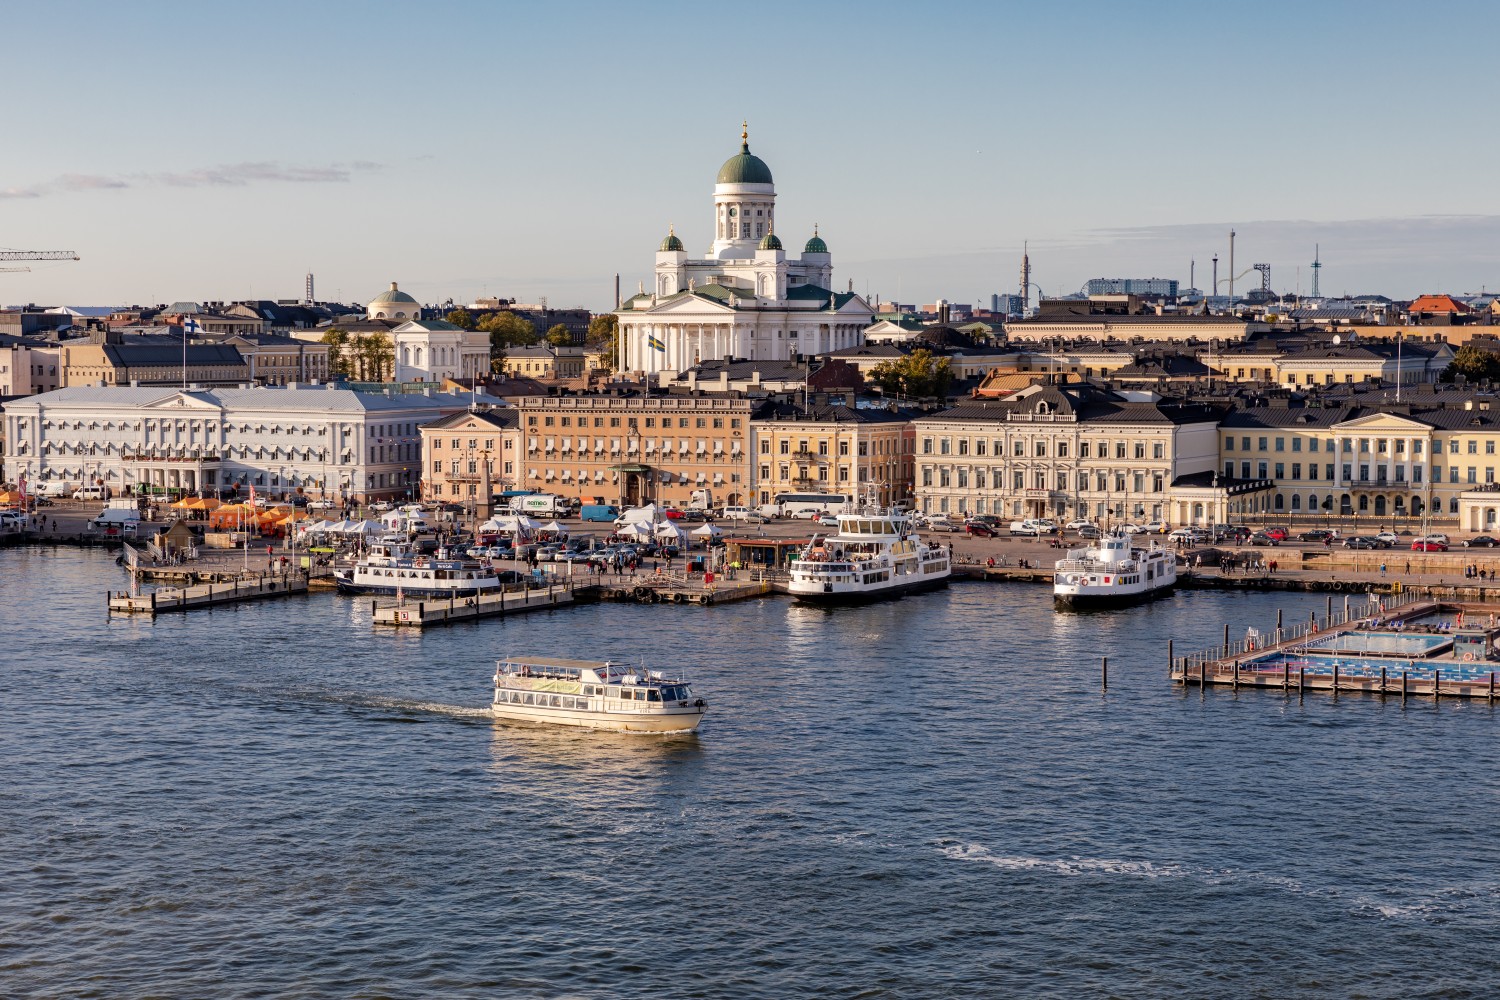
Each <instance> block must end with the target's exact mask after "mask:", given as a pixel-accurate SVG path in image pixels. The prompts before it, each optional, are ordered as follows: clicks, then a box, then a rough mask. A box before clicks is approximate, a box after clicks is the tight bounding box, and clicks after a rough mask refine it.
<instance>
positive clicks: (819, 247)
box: [802, 229, 828, 253]
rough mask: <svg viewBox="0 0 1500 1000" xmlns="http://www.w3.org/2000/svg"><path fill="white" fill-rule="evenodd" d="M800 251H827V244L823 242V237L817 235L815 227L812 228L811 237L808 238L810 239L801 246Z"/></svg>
mask: <svg viewBox="0 0 1500 1000" xmlns="http://www.w3.org/2000/svg"><path fill="white" fill-rule="evenodd" d="M802 252H803V253H827V252H828V244H827V243H824V242H823V237H821V236H819V235H818V231H817V230H816V229H815V230H813V235H812V239H810V240H808V241H807V246H805V247H803V248H802Z"/></svg>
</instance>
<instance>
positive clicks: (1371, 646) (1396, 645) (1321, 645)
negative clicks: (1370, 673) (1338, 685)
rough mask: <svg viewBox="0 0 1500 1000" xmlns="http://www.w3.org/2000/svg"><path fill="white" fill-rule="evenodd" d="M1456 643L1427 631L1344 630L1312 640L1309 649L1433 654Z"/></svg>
mask: <svg viewBox="0 0 1500 1000" xmlns="http://www.w3.org/2000/svg"><path fill="white" fill-rule="evenodd" d="M1452 644H1453V637H1452V636H1451V635H1435V634H1432V633H1424V632H1368V631H1364V630H1361V631H1358V632H1343V633H1340V634H1338V635H1326V636H1322V637H1320V638H1317V639H1309V640H1307V642H1305V643H1303V645H1304V646H1306V647H1307V648H1308V649H1313V650H1317V651H1319V652H1328V653H1360V654H1364V653H1394V654H1396V655H1398V656H1431V655H1433V654H1434V653H1436V652H1437V651H1438V650H1440V649H1446V648H1447V647H1449V646H1451V645H1452Z"/></svg>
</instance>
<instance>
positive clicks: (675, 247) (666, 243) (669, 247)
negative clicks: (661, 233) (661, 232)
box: [659, 226, 682, 253]
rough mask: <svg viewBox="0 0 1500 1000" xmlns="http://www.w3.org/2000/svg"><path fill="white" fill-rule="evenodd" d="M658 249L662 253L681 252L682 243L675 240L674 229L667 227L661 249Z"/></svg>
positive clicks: (675, 233)
mask: <svg viewBox="0 0 1500 1000" xmlns="http://www.w3.org/2000/svg"><path fill="white" fill-rule="evenodd" d="M659 249H660V250H661V251H662V252H671V253H680V252H682V241H681V240H679V239H678V238H677V230H676V228H674V227H672V226H668V227H667V235H666V236H665V237H664V238H663V239H662V241H661V247H660V248H659Z"/></svg>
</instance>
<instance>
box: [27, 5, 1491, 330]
mask: <svg viewBox="0 0 1500 1000" xmlns="http://www.w3.org/2000/svg"><path fill="white" fill-rule="evenodd" d="M0 18H3V21H4V23H5V24H6V26H7V28H6V34H7V37H8V38H9V39H10V40H11V41H12V44H13V51H25V50H27V49H30V50H31V51H30V52H28V53H27V54H26V55H25V57H24V58H23V60H22V64H24V65H25V66H27V67H30V69H28V70H26V72H25V76H26V78H27V79H26V80H25V83H24V86H21V85H13V86H12V87H11V88H8V91H7V97H8V100H7V101H6V102H5V105H4V109H3V111H0V124H3V132H0V247H5V248H13V249H28V250H29V249H40V250H50V249H67V250H76V251H77V252H78V253H79V255H80V256H81V258H82V259H81V260H79V261H77V262H62V263H45V264H35V265H32V271H31V272H29V273H19V272H10V273H0V303H6V304H12V305H14V304H22V303H38V304H70V305H120V304H130V303H141V304H150V303H161V302H172V301H176V300H183V299H189V300H197V301H206V300H230V299H241V298H252V297H253V298H270V299H276V298H300V297H301V295H302V290H303V280H304V276H305V274H306V273H307V272H309V271H311V272H313V273H314V274H315V275H316V282H317V295H318V297H319V298H320V299H335V300H339V301H345V302H364V301H367V300H368V299H370V298H372V297H373V296H374V295H376V294H378V293H379V292H380V291H382V290H384V289H385V288H386V287H387V286H388V284H389V283H390V282H391V281H397V282H399V283H400V285H401V287H402V288H403V289H404V290H407V291H409V292H411V293H412V294H413V295H415V296H416V297H417V298H418V299H420V300H422V301H424V302H428V303H441V302H444V301H447V300H450V299H451V300H453V301H456V302H464V301H471V300H472V299H474V298H476V297H479V296H484V295H491V296H495V295H498V296H503V297H508V298H515V299H519V300H521V301H524V302H536V301H538V300H540V299H543V298H545V299H546V300H547V301H548V304H549V305H552V306H554V307H566V306H584V307H587V308H590V309H595V310H603V309H607V308H609V307H611V306H613V304H614V278H615V275H616V274H617V273H618V274H619V275H620V279H621V284H622V288H623V289H624V292H625V294H627V295H628V294H630V293H632V292H633V291H634V290H635V288H636V285H637V282H639V281H642V280H646V279H647V278H648V277H649V275H650V271H651V268H652V265H653V262H654V258H653V253H654V251H655V249H656V245H657V244H658V243H659V242H660V241H661V238H662V237H663V236H664V235H665V234H666V232H667V228H668V226H669V225H673V226H675V228H676V232H677V234H678V235H679V236H681V237H682V239H683V241H684V243H685V244H686V245H687V249H688V250H689V252H690V253H693V254H695V255H696V254H701V253H702V252H703V250H704V249H706V247H707V246H708V244H709V243H710V241H711V238H712V237H711V232H710V226H711V223H712V193H713V181H714V175H715V174H716V173H717V171H718V167H719V165H720V163H722V162H723V161H724V159H726V158H727V157H729V156H730V155H732V154H734V153H736V152H737V151H738V149H737V147H738V141H739V130H740V121H741V120H742V119H748V120H749V122H750V146H751V149H752V151H753V152H755V153H756V154H757V155H759V156H761V157H762V158H763V159H764V160H765V161H766V162H767V163H768V164H769V165H770V167H771V169H772V171H773V173H774V175H775V179H776V189H777V214H778V230H777V232H778V235H779V236H781V237H782V240H783V242H784V243H785V244H786V245H787V248H788V250H789V251H790V252H791V253H793V254H795V253H796V252H797V251H799V250H800V247H801V244H802V243H803V242H804V241H805V240H806V239H807V237H808V236H810V235H811V234H812V230H813V226H814V224H817V225H818V226H819V227H820V231H821V234H822V236H823V237H824V239H825V240H826V241H827V242H828V244H829V248H830V250H831V251H832V254H833V263H834V274H835V279H836V283H837V284H838V286H839V287H840V288H841V289H842V288H844V287H846V286H847V283H849V282H852V283H853V287H854V288H855V290H856V291H859V292H862V293H865V294H867V295H869V296H871V297H872V298H873V297H875V296H879V298H880V299H881V301H882V302H891V301H899V302H912V303H917V304H921V303H926V302H932V301H934V300H936V299H937V298H939V297H942V298H946V299H948V300H950V301H954V302H973V303H976V304H981V305H987V304H988V301H989V296H990V295H991V294H993V293H996V292H1015V291H1016V290H1017V287H1018V283H1019V268H1020V256H1021V248H1022V246H1023V244H1029V247H1030V255H1031V263H1032V269H1033V280H1034V282H1035V284H1036V286H1038V287H1039V288H1040V290H1041V291H1042V293H1044V294H1045V295H1048V296H1053V295H1061V294H1068V293H1071V292H1075V291H1077V290H1078V289H1079V288H1080V287H1081V286H1082V285H1083V283H1084V282H1085V281H1087V280H1088V279H1089V278H1093V277H1165V278H1177V279H1179V280H1180V281H1181V282H1183V284H1184V285H1186V284H1187V282H1188V280H1189V277H1190V273H1191V270H1190V269H1191V268H1192V266H1193V265H1192V263H1191V262H1193V261H1196V278H1197V285H1198V287H1200V288H1207V287H1208V286H1209V285H1210V284H1211V279H1210V274H1211V267H1212V265H1211V264H1210V259H1211V258H1212V256H1213V255H1214V254H1215V253H1217V254H1218V255H1219V257H1220V265H1219V276H1220V279H1221V283H1222V285H1223V287H1222V288H1221V291H1227V286H1228V277H1229V265H1228V255H1229V241H1228V234H1229V231H1230V230H1231V229H1233V230H1235V231H1236V233H1237V234H1238V235H1237V238H1236V243H1235V262H1236V268H1235V270H1236V271H1245V270H1247V269H1249V268H1250V267H1251V266H1252V264H1254V263H1259V262H1265V263H1269V264H1270V265H1271V267H1272V272H1271V284H1272V287H1273V288H1274V289H1275V290H1277V291H1291V292H1296V291H1301V292H1302V293H1304V294H1305V293H1307V292H1308V291H1309V288H1310V284H1311V272H1310V268H1309V267H1308V265H1309V264H1310V263H1311V262H1312V260H1313V254H1314V248H1315V246H1316V247H1318V248H1320V250H1319V252H1320V254H1321V260H1322V263H1323V267H1322V278H1321V286H1322V291H1323V293H1324V294H1337V293H1341V292H1350V293H1365V292H1380V293H1383V294H1386V295H1390V296H1392V297H1395V298H1405V297H1412V296H1415V295H1417V294H1421V293H1424V292H1436V291H1447V292H1459V293H1462V292H1478V291H1480V290H1481V289H1490V290H1500V186H1497V185H1496V183H1495V181H1494V167H1493V164H1494V163H1495V162H1496V160H1497V156H1496V154H1497V152H1500V148H1497V147H1500V130H1497V129H1496V127H1495V126H1494V124H1493V121H1492V118H1491V114H1490V112H1491V103H1492V100H1491V99H1492V97H1493V94H1494V84H1493V71H1492V70H1491V69H1490V68H1488V66H1487V60H1486V59H1485V58H1484V57H1483V52H1484V51H1485V48H1484V46H1485V45H1487V44H1488V42H1479V43H1477V44H1478V49H1477V50H1474V51H1472V52H1471V51H1470V50H1471V49H1472V47H1473V46H1472V44H1471V43H1469V42H1466V41H1465V40H1466V39H1493V38H1495V37H1497V35H1496V29H1497V28H1500V4H1495V3H1493V2H1492V0H1491V2H1472V3H1469V2H1456V0H1455V2H1445V0H1435V2H1429V3H1426V4H1424V5H1422V6H1421V7H1420V8H1413V7H1412V6H1411V5H1409V4H1399V3H1387V2H1382V0H1369V2H1341V0H1321V2H1318V0H1313V2H1309V0H1262V2H1260V3H1257V4H1250V5H1243V4H1205V3H1202V2H1201V0H1200V2H1195V3H1185V2H1184V3H1178V2H1156V3H1146V2H1135V3H1131V2H1118V0H1117V2H1113V3H1103V2H1095V0H1067V2H1063V0H1059V2H1054V3H1047V4H1038V3H1034V2H1027V3H1012V2H1005V0H991V2H988V3H942V2H929V3H927V4H910V3H887V2H882V0H867V2H857V3H856V2H850V3H843V2H819V0H802V2H800V3H780V2H776V0H763V2H761V3H758V4H755V5H753V6H751V7H748V8H747V7H744V6H740V7H736V8H733V9H732V10H731V9H728V8H715V7H713V6H712V5H703V4H677V3H651V2H636V3H629V4H626V3H619V2H599V3H592V2H574V3H569V2H565V0H553V2H549V3H540V4H538V3H530V4H520V3H499V2H485V3H463V2H442V0H426V2H424V3H421V4H412V3H400V4H398V3H382V2H375V0H371V2H359V3H337V2H321V3H306V2H305V0H303V2H297V3H280V2H266V0H259V2H255V3H244V4H205V3H201V2H192V3H160V2H150V0H143V2H139V3H132V4H119V3H115V2H105V0H99V2H68V0H58V2H49V3H45V4H42V3H20V2H18V0H0ZM1413 33H1417V34H1420V35H1422V36H1425V37H1426V38H1428V39H1443V40H1444V41H1442V42H1441V43H1437V42H1431V41H1429V42H1422V43H1420V44H1413V42H1412V36H1413ZM1466 52H1468V53H1469V55H1465V53H1466ZM1258 278H1259V276H1258V275H1257V274H1255V272H1253V271H1251V272H1250V273H1249V274H1248V275H1246V276H1244V277H1241V278H1240V279H1239V281H1238V283H1237V285H1236V290H1241V289H1244V288H1246V287H1249V286H1250V285H1251V283H1253V282H1255V281H1258Z"/></svg>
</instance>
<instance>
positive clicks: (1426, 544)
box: [1411, 538, 1448, 552]
mask: <svg viewBox="0 0 1500 1000" xmlns="http://www.w3.org/2000/svg"><path fill="white" fill-rule="evenodd" d="M1411 550H1412V551H1413V552H1447V551H1448V545H1447V543H1445V542H1435V541H1433V540H1432V539H1430V538H1418V539H1417V540H1416V541H1415V542H1412V543H1411Z"/></svg>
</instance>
